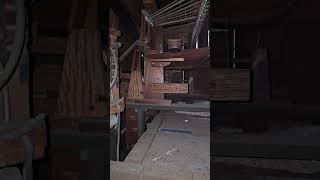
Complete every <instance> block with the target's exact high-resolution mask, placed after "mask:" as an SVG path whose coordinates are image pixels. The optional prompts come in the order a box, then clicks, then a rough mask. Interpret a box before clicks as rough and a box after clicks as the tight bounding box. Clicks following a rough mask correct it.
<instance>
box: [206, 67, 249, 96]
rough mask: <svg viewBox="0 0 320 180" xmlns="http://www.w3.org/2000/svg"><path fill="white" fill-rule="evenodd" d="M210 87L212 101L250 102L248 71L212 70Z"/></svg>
mask: <svg viewBox="0 0 320 180" xmlns="http://www.w3.org/2000/svg"><path fill="white" fill-rule="evenodd" d="M210 85H211V87H212V89H211V92H212V93H213V100H216V101H248V100H250V70H249V69H213V79H212V80H211V82H210Z"/></svg>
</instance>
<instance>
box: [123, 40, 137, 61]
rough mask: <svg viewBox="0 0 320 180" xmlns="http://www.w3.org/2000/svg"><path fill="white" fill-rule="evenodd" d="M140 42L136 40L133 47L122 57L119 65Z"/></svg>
mask: <svg viewBox="0 0 320 180" xmlns="http://www.w3.org/2000/svg"><path fill="white" fill-rule="evenodd" d="M139 42H140V40H136V41H135V42H134V43H132V44H131V46H130V47H129V48H128V49H127V50H126V51H125V52H124V53H123V54H122V55H121V56H120V59H119V63H120V62H121V61H123V60H124V59H125V58H126V57H127V56H128V54H130V53H131V52H132V51H133V50H134V49H135V48H136V46H137V45H138V43H139Z"/></svg>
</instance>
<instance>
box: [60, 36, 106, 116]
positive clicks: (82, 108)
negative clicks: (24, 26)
mask: <svg viewBox="0 0 320 180" xmlns="http://www.w3.org/2000/svg"><path fill="white" fill-rule="evenodd" d="M98 38H99V36H98V32H97V31H88V30H76V31H73V32H72V33H71V35H70V37H69V38H68V43H67V49H66V54H65V60H64V65H63V74H62V82H61V86H60V93H59V97H58V114H59V115H61V116H66V117H102V116H105V115H106V114H108V111H109V109H108V105H107V103H109V102H107V101H105V97H106V93H107V92H108V91H107V86H106V79H105V72H104V69H103V67H104V64H103V61H102V50H101V44H100V41H99V39H98Z"/></svg>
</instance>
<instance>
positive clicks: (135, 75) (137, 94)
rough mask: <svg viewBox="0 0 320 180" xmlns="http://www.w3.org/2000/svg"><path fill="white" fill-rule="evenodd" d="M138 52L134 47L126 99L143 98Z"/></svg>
mask: <svg viewBox="0 0 320 180" xmlns="http://www.w3.org/2000/svg"><path fill="white" fill-rule="evenodd" d="M139 54H140V53H139V52H138V50H137V49H136V50H135V52H134V57H133V61H132V67H131V77H130V84H129V91H128V99H140V98H143V97H144V95H143V85H142V75H141V65H140V64H141V63H140V62H141V59H140V56H139Z"/></svg>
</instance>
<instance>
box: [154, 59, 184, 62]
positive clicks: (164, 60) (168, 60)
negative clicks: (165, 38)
mask: <svg viewBox="0 0 320 180" xmlns="http://www.w3.org/2000/svg"><path fill="white" fill-rule="evenodd" d="M150 61H153V62H172V61H173V62H175V61H177V62H179V61H184V58H161V59H150Z"/></svg>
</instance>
